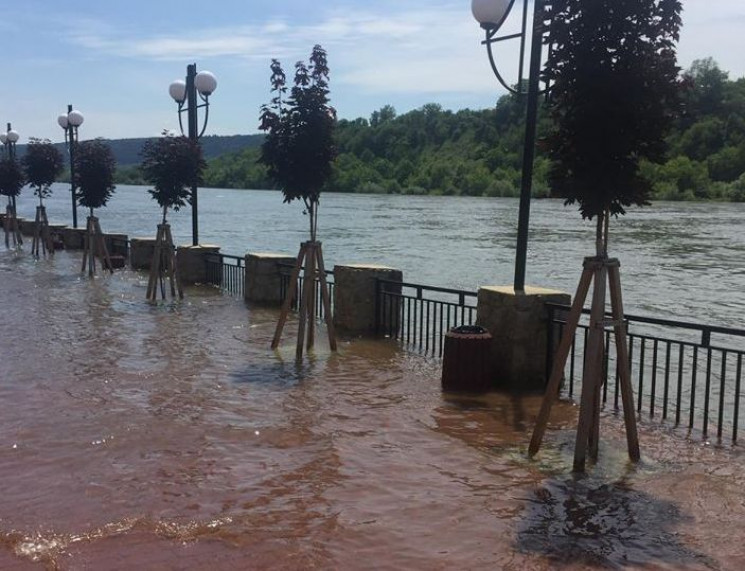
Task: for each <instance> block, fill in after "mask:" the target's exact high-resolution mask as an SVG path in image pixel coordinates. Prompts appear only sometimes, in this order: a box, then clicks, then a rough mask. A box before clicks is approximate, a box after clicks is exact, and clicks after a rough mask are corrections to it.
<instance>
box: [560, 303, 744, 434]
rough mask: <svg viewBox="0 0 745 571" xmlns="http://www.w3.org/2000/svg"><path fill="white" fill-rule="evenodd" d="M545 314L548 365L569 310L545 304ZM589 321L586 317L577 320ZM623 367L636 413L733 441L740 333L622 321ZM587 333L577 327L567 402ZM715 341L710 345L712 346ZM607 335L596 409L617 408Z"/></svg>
mask: <svg viewBox="0 0 745 571" xmlns="http://www.w3.org/2000/svg"><path fill="white" fill-rule="evenodd" d="M547 306H548V308H549V313H550V323H552V324H553V326H552V327H549V340H548V347H549V353H551V355H549V356H548V358H547V368H548V369H549V370H550V367H551V364H552V362H551V357H552V353H553V352H552V350H551V348H552V347H555V346H556V343H557V341H558V339H560V337H561V335H562V334H563V329H564V325H565V322H564V320H563V318H564V316H565V315H566V312H567V311H568V309H569V308H568V306H562V305H555V304H547ZM583 313H584V314H585V315H587V314H589V310H585V311H584V312H583ZM625 317H626V320H627V322H628V334H627V338H628V344H629V363H630V367H631V374H632V383H633V385H634V393H635V399H636V403H635V404H636V410H637V412H638V413H642V412H643V411H645V410H647V411H648V414H649V415H650V416H651V417H658V416H659V418H661V420H663V421H671V422H673V423H674V425H675V426H676V427H686V428H688V429H689V430H701V432H702V434H703V435H704V436H709V434H710V432H711V429H716V437H717V439H719V440H720V441H721V440H722V439H723V438H725V433H728V434H730V435H731V439H732V442H736V441H737V437H738V430H739V414H740V408H741V405H743V393H742V380H743V357H744V356H745V330H741V329H733V328H727V327H718V326H711V325H702V324H697V323H689V322H684V321H675V320H669V319H657V318H651V317H641V316H634V315H626V316H625ZM588 330H589V326H588V323H587V320H586V319H584V320H583V322H580V325H579V327H578V328H577V333H576V334H575V339H574V342H573V344H572V348H571V352H570V355H569V359H568V360H567V365H566V369H565V371H564V374H565V380H564V387H563V390H564V392H565V393H566V394H567V396H569V397H573V396H574V395H575V393H576V392H577V391H578V387H579V386H580V385H581V377H582V370H583V364H584V359H585V354H584V353H585V351H584V349H585V345H586V342H587V337H588ZM712 339H714V341H712ZM613 341H614V333H613V332H611V331H606V333H605V360H604V371H605V382H604V385H603V391H602V393H603V395H602V399H603V403H604V404H607V403H608V402H609V401H612V405H613V407H614V408H615V409H618V408H619V399H620V389H619V383H618V371H617V366H616V356H615V343H614V342H613Z"/></svg>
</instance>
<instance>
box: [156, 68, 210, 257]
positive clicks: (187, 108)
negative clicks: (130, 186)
mask: <svg viewBox="0 0 745 571" xmlns="http://www.w3.org/2000/svg"><path fill="white" fill-rule="evenodd" d="M215 89H217V79H216V78H215V76H214V75H213V74H212V73H210V72H209V71H200V72H199V73H197V64H195V63H193V64H190V65H187V66H186V81H184V80H181V79H177V80H176V81H174V82H172V83H171V85H170V86H169V87H168V93H169V94H170V95H171V97H172V98H173V99H174V101H176V103H177V104H178V124H179V128H180V129H181V134H182V135H184V134H185V135H186V136H188V137H189V139H191V140H192V141H195V142H196V141H197V140H199V138H200V137H201V136H202V135H204V131H205V129H206V128H207V121H208V120H209V116H210V101H209V97H210V95H212V93H213V92H214V91H215ZM197 94H199V98H200V99H201V100H202V103H201V104H198V103H197ZM200 107H203V108H204V124H203V125H202V128H201V129H199V128H198V127H197V122H198V121H197V109H199V108H200ZM183 112H186V117H187V132H186V133H184V124H183V121H182V120H181V114H182V113H183ZM191 238H192V244H193V245H194V246H196V245H198V244H199V208H198V206H197V185H196V184H195V185H194V186H192V187H191Z"/></svg>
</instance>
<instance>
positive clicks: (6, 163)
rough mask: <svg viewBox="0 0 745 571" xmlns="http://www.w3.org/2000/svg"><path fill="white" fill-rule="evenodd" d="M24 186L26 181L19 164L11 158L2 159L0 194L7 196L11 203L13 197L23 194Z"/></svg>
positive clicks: (0, 163) (0, 159)
mask: <svg viewBox="0 0 745 571" xmlns="http://www.w3.org/2000/svg"><path fill="white" fill-rule="evenodd" d="M24 184H26V180H25V178H24V174H23V169H21V167H20V165H19V164H18V162H17V161H15V160H13V159H11V158H9V157H2V158H0V194H2V195H3V196H7V197H8V202H9V203H10V199H11V198H12V197H14V196H18V195H19V194H21V189H22V188H23V185H24Z"/></svg>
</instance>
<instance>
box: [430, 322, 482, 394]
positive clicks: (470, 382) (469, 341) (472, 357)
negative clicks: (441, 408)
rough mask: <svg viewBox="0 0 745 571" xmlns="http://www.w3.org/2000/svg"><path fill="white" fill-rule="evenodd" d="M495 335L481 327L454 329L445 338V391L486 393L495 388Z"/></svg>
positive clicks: (443, 365)
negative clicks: (491, 351)
mask: <svg viewBox="0 0 745 571" xmlns="http://www.w3.org/2000/svg"><path fill="white" fill-rule="evenodd" d="M491 338H492V337H491V334H490V333H489V332H488V331H487V330H486V329H484V328H483V327H480V326H478V325H461V326H459V327H453V328H452V329H451V330H450V331H448V332H447V333H446V334H445V347H444V351H443V356H442V390H443V391H454V392H455V391H460V392H470V393H482V392H486V391H488V390H489V388H490V386H491V378H490V374H489V372H490V367H489V346H490V345H491Z"/></svg>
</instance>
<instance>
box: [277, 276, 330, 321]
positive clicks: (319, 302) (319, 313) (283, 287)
mask: <svg viewBox="0 0 745 571" xmlns="http://www.w3.org/2000/svg"><path fill="white" fill-rule="evenodd" d="M279 267H280V278H279V297H280V299H281V300H283V301H284V299H285V298H286V297H287V294H288V292H289V289H290V278H291V277H292V270H293V268H294V267H295V266H294V265H293V264H279ZM301 269H302V270H303V271H304V270H305V267H304V266H301ZM325 273H326V283H327V284H328V286H329V299H330V305H331V314H332V315H333V313H334V287H335V285H334V272H333V270H326V271H325ZM303 282H304V279H303V272H300V275H299V276H298V278H297V288H296V289H295V295H294V296H293V299H292V303H291V305H290V308H291V309H293V310H297V308H298V307H297V304H298V300H299V295H298V294H299V292H301V291H303ZM319 285H320V284H319V280H318V278H316V283H315V285H314V287H313V295H314V297H315V300H316V317H317V318H318V319H319V320H321V321H322V320H323V319H325V317H326V313H325V310H324V307H323V299H322V297H321V288H320V287H319Z"/></svg>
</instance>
